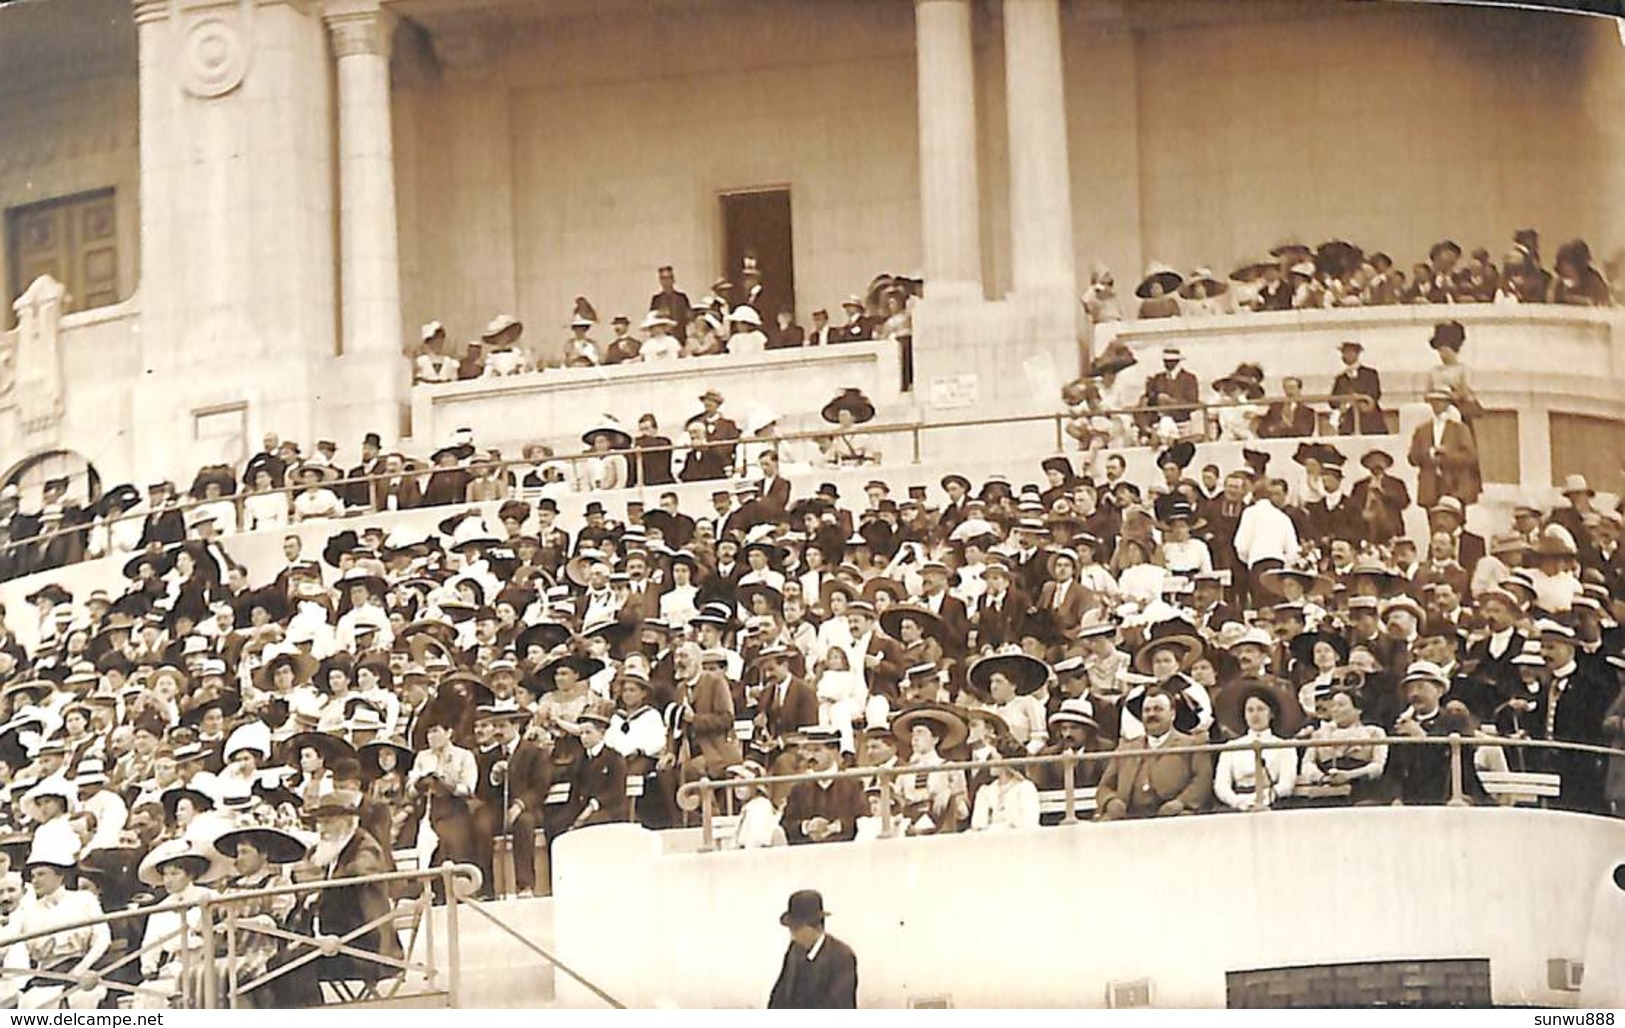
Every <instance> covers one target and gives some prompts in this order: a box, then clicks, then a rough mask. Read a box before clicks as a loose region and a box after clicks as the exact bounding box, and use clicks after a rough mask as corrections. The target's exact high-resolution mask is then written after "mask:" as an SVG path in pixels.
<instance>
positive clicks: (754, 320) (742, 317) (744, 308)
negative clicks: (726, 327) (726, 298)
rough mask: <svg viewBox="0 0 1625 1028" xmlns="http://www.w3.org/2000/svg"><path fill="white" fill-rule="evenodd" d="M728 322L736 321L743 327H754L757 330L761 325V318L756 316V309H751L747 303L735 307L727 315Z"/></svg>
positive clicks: (758, 315)
mask: <svg viewBox="0 0 1625 1028" xmlns="http://www.w3.org/2000/svg"><path fill="white" fill-rule="evenodd" d="M728 320H729V321H737V322H740V323H742V324H745V325H755V326H757V327H758V328H759V327H761V324H762V316H761V315H760V314H757V313H756V308H755V307H752V306H751V305H750V304H748V303H743V304H740V305H739V306H738V307H735V308H734V309H733V310H732V311H731V312H730V313H729V314H728Z"/></svg>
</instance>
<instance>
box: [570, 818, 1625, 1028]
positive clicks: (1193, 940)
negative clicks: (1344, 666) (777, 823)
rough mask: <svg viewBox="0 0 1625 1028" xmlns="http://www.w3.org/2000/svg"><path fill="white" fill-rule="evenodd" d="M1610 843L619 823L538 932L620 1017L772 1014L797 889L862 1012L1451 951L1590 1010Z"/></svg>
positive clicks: (1542, 1001)
mask: <svg viewBox="0 0 1625 1028" xmlns="http://www.w3.org/2000/svg"><path fill="white" fill-rule="evenodd" d="M1622 844H1625V825H1622V824H1621V823H1620V822H1618V821H1613V820H1608V819H1604V818H1593V817H1585V816H1580V815H1574V814H1556V813H1547V812H1544V811H1531V810H1512V809H1482V810H1476V809H1469V810H1446V809H1443V808H1434V809H1426V808H1398V809H1394V808H1383V809H1361V810H1310V811H1294V812H1290V813H1270V814H1261V815H1257V816H1226V815H1214V816H1211V817H1204V818H1200V819H1175V820H1173V821H1164V822H1158V823H1148V822H1138V823H1134V822H1118V823H1115V824H1110V825H1097V824H1087V823H1086V824H1081V825H1078V826H1075V827H1071V828H1060V827H1058V828H1040V829H1036V830H1034V831H1032V832H1028V833H1022V834H1021V836H1020V837H1016V836H1011V835H999V834H989V835H974V836H972V835H960V836H939V837H932V838H922V839H895V840H887V841H881V842H874V843H840V844H831V845H825V846H806V847H792V848H787V849H775V850H749V851H733V852H719V853H709V854H701V853H690V854H668V853H663V852H662V849H661V843H660V839H659V837H658V836H657V835H655V834H653V833H648V832H645V831H643V830H642V829H640V828H638V827H636V826H629V825H628V826H622V825H615V826H605V827H601V828H592V829H587V830H584V831H581V832H577V833H571V834H569V835H566V836H565V837H564V838H562V839H561V840H560V841H559V842H558V844H557V845H556V846H555V847H554V850H553V869H554V933H555V938H556V940H557V945H558V954H559V956H560V958H561V959H562V960H564V961H565V962H566V963H568V964H570V965H571V966H573V967H575V968H577V969H578V970H579V971H580V972H581V973H582V974H583V975H584V976H586V977H587V978H588V979H589V980H592V981H594V982H596V983H597V984H599V985H600V986H601V987H603V988H605V989H607V990H608V991H609V992H610V993H611V994H613V995H615V996H617V997H618V998H621V999H622V1000H623V1001H625V1002H628V1003H629V1004H631V1005H636V1006H651V1005H656V1004H664V1003H670V1004H675V1005H677V1006H687V1007H692V1006H721V1007H760V1006H763V1005H765V1002H766V999H767V994H768V990H769V988H770V987H771V986H772V984H773V980H774V977H775V975H776V974H777V973H778V968H779V962H780V960H781V958H782V955H783V952H784V950H783V947H784V945H785V943H786V942H787V940H786V938H785V932H784V929H782V928H780V927H779V925H778V915H779V914H780V912H782V911H783V909H784V902H785V897H786V896H788V895H789V893H790V892H791V891H792V890H795V889H799V888H817V889H819V890H821V891H822V892H823V894H824V901H825V905H826V907H827V908H828V909H829V910H830V911H831V914H832V916H831V918H830V921H829V928H830V931H831V932H832V933H833V934H835V935H837V936H838V937H840V938H842V939H844V940H845V941H847V942H848V943H850V944H851V945H852V946H853V948H854V950H856V952H857V955H858V1001H859V1005H860V1006H869V1007H901V1006H904V1005H906V1004H907V1003H909V1002H913V1001H920V1000H926V999H933V998H934V999H939V1000H942V999H945V1000H947V1001H948V1002H950V1003H951V1004H952V1005H953V1006H955V1007H979V1006H1019V1007H1055V1006H1081V1007H1101V1006H1104V1005H1105V1003H1106V996H1107V988H1108V983H1111V982H1116V981H1124V980H1132V979H1138V978H1149V979H1150V980H1151V997H1152V1004H1153V1005H1155V1006H1158V1007H1223V1006H1224V1005H1225V972H1226V971H1231V970H1254V969H1262V968H1269V967H1284V966H1293V965H1304V964H1318V963H1338V962H1348V961H1374V960H1411V959H1442V958H1462V957H1476V958H1484V959H1488V960H1489V961H1490V967H1491V977H1492V987H1493V998H1494V1002H1495V1003H1496V1004H1498V1005H1504V1004H1516V1005H1524V1004H1527V1005H1537V1006H1573V1005H1576V1002H1577V1000H1578V999H1579V994H1577V993H1574V992H1564V991H1557V990H1554V989H1552V988H1550V987H1549V985H1548V981H1547V960H1548V959H1552V958H1567V959H1570V960H1585V961H1586V965H1587V966H1586V982H1587V983H1588V984H1589V985H1590V986H1591V988H1592V992H1591V993H1590V994H1589V996H1588V999H1587V1002H1596V1003H1602V1004H1603V1005H1607V1001H1608V999H1609V998H1612V1000H1613V1002H1616V1003H1617V1002H1620V1001H1621V999H1622V994H1621V993H1620V991H1619V990H1620V984H1619V983H1621V982H1625V963H1622V962H1621V961H1622V955H1621V950H1620V948H1619V947H1618V945H1617V934H1618V933H1617V932H1611V930H1610V929H1608V928H1607V927H1606V926H1603V925H1597V922H1598V920H1599V918H1606V917H1611V916H1615V915H1616V914H1617V911H1618V910H1619V905H1618V903H1617V902H1615V903H1608V902H1607V901H1606V899H1605V898H1603V897H1602V895H1601V894H1600V893H1599V892H1598V890H1599V889H1600V888H1602V885H1601V883H1602V882H1604V881H1605V880H1606V879H1607V877H1608V876H1609V874H1610V873H1611V872H1612V870H1613V867H1614V865H1615V864H1616V863H1617V862H1618V859H1619V853H1620V852H1621V846H1622ZM1016 854H1019V856H1013V855H1016ZM631 923H636V924H638V925H639V926H640V935H641V936H642V937H644V938H648V939H656V940H674V939H675V940H683V943H682V944H678V945H656V946H646V947H639V948H638V958H637V959H636V960H628V959H627V956H626V950H625V939H624V938H623V937H621V936H618V935H617V934H615V933H611V932H605V931H603V925H605V924H631ZM1037 924H1041V925H1042V926H1043V929H1044V935H1043V941H1042V943H1039V942H1038V941H1037V938H1036V936H1035V935H1034V933H1033V931H1032V928H1033V926H1034V925H1037ZM1594 925H1597V927H1596V929H1594ZM1594 931H1595V934H1593V933H1594ZM1588 937H1590V938H1594V939H1595V940H1596V941H1595V942H1588ZM944 940H950V943H951V944H949V945H944V944H943V943H944ZM1588 947H1591V948H1588ZM575 993H576V989H575V988H574V987H573V986H571V985H569V984H567V983H565V982H563V981H560V982H559V998H560V1002H561V1005H577V1004H580V1003H584V1002H585V999H584V997H578V996H576V995H575Z"/></svg>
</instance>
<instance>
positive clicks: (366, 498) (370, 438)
mask: <svg viewBox="0 0 1625 1028" xmlns="http://www.w3.org/2000/svg"><path fill="white" fill-rule="evenodd" d="M383 445H384V441H383V439H381V438H380V437H379V435H378V433H377V432H368V433H367V434H366V435H365V436H362V438H361V463H360V464H357V465H356V466H355V467H353V468H351V469H350V473H349V474H348V475H346V476H345V478H347V479H350V480H351V484H350V485H347V486H345V487H344V492H343V494H342V496H343V500H344V502H345V504H346V505H348V506H351V507H365V506H367V505H368V504H370V503H371V502H372V483H371V482H357V481H354V480H355V479H360V478H366V477H368V476H369V475H376V474H378V473H379V472H381V471H382V470H383V469H384V462H383V459H382V458H381V457H380V456H379V450H381V449H383Z"/></svg>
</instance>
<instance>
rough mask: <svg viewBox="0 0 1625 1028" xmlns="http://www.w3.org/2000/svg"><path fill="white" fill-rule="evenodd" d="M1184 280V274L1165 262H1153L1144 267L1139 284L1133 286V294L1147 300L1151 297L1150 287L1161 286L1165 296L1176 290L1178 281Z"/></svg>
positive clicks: (1178, 284)
mask: <svg viewBox="0 0 1625 1028" xmlns="http://www.w3.org/2000/svg"><path fill="white" fill-rule="evenodd" d="M1184 281H1185V278H1184V276H1182V275H1181V274H1180V273H1179V272H1177V271H1175V270H1174V269H1173V268H1170V267H1169V266H1168V265H1166V264H1162V263H1158V262H1153V263H1152V264H1151V266H1150V267H1148V268H1146V269H1145V277H1144V278H1142V279H1140V284H1139V285H1137V286H1135V287H1134V295H1135V296H1138V297H1139V298H1140V299H1142V300H1149V299H1150V298H1151V288H1152V287H1153V286H1161V287H1162V292H1163V295H1165V296H1166V295H1169V294H1171V293H1176V292H1178V290H1179V286H1180V283H1182V282H1184Z"/></svg>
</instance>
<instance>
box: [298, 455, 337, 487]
mask: <svg viewBox="0 0 1625 1028" xmlns="http://www.w3.org/2000/svg"><path fill="white" fill-rule="evenodd" d="M309 475H315V476H316V478H317V479H318V480H319V481H322V482H337V481H338V478H339V469H338V468H335V467H334V466H333V465H331V464H322V463H320V462H319V461H310V460H307V461H305V462H304V463H303V464H296V465H295V466H294V467H293V468H292V469H291V470H289V472H288V477H290V478H292V479H293V480H294V481H296V482H301V483H302V482H304V480H305V478H306V476H309Z"/></svg>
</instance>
